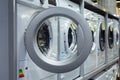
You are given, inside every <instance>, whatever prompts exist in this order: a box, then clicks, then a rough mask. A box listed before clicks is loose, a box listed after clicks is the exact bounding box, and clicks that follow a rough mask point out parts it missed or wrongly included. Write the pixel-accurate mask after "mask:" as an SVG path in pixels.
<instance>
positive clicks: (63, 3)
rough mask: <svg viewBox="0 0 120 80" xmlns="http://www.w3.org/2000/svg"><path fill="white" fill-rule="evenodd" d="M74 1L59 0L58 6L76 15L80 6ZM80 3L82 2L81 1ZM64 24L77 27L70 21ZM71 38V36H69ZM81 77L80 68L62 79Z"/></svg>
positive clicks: (63, 75)
mask: <svg viewBox="0 0 120 80" xmlns="http://www.w3.org/2000/svg"><path fill="white" fill-rule="evenodd" d="M73 1H74V0H58V4H57V6H59V7H64V8H68V9H71V10H73V11H75V12H76V13H80V6H79V4H77V3H75V2H73ZM79 3H80V1H79ZM63 23H69V24H71V27H76V26H75V25H74V24H73V23H71V22H70V21H65V20H64V21H63V22H61V24H62V25H63V26H65V25H66V24H63ZM69 36H71V35H70V34H69ZM71 47H76V46H71ZM79 76H80V67H78V68H77V69H75V70H73V71H71V72H67V73H64V74H61V79H62V80H72V79H74V78H76V77H79Z"/></svg>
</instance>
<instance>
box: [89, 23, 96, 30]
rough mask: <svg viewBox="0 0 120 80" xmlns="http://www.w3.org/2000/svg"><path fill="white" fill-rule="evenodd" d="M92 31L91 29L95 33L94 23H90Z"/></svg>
mask: <svg viewBox="0 0 120 80" xmlns="http://www.w3.org/2000/svg"><path fill="white" fill-rule="evenodd" d="M90 29H91V31H93V32H94V31H95V28H94V22H92V21H91V22H90Z"/></svg>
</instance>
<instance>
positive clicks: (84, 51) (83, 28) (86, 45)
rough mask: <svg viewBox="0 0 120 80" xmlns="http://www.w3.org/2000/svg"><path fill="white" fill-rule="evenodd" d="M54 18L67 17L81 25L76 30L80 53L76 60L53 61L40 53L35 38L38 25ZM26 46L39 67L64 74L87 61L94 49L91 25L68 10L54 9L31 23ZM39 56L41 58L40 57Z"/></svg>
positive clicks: (47, 10) (45, 11)
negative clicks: (92, 48)
mask: <svg viewBox="0 0 120 80" xmlns="http://www.w3.org/2000/svg"><path fill="white" fill-rule="evenodd" d="M54 16H62V17H67V18H69V19H71V20H72V21H74V22H75V23H77V24H79V26H78V27H77V29H76V32H77V53H78V56H77V57H76V58H72V59H68V60H66V61H65V60H64V61H53V60H50V59H48V58H46V57H45V56H44V55H43V54H42V53H40V50H39V48H38V45H37V42H36V38H35V35H36V31H37V29H38V28H39V26H38V25H39V24H41V23H42V22H43V21H45V20H46V19H48V18H50V17H54ZM25 46H26V49H27V51H28V54H29V56H30V57H31V59H32V60H33V62H34V63H35V64H36V65H37V66H38V67H40V68H42V69H44V70H46V71H49V72H53V73H64V72H69V71H72V70H74V69H76V68H77V67H79V66H80V65H81V64H82V63H83V62H84V61H85V60H86V58H87V57H88V55H89V53H90V50H91V47H92V34H91V31H90V28H89V25H88V24H87V22H86V21H85V19H84V18H83V17H82V15H80V14H78V13H76V12H74V11H72V10H70V9H67V8H62V7H54V8H49V9H46V10H43V11H42V12H40V13H39V14H38V15H36V16H35V17H34V18H33V19H32V20H31V21H30V23H29V25H28V28H27V30H26V34H25ZM38 54H40V55H41V56H38Z"/></svg>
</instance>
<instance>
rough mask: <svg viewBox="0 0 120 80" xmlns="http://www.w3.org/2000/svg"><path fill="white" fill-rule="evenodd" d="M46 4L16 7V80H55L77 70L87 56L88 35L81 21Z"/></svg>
mask: <svg viewBox="0 0 120 80" xmlns="http://www.w3.org/2000/svg"><path fill="white" fill-rule="evenodd" d="M46 1H47V0H46ZM46 1H44V0H20V1H19V0H18V2H17V3H16V7H17V8H16V10H17V11H16V19H17V23H16V24H17V25H16V27H17V33H16V34H17V71H18V72H17V80H58V78H60V77H58V75H57V73H65V72H69V71H72V70H74V69H76V68H78V67H79V66H80V65H81V64H82V63H83V62H84V61H85V59H86V58H87V56H88V55H89V52H90V49H91V46H92V34H91V32H90V28H89V25H88V24H86V21H85V20H84V18H83V17H82V16H81V15H80V14H78V13H76V12H74V11H73V10H70V9H67V8H62V7H51V8H48V7H49V4H48V2H46ZM45 5H46V6H45ZM44 6H45V7H44ZM86 32H87V33H86ZM63 77H64V75H63Z"/></svg>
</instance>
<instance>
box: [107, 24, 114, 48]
mask: <svg viewBox="0 0 120 80" xmlns="http://www.w3.org/2000/svg"><path fill="white" fill-rule="evenodd" d="M110 28H112V31H111V30H110ZM110 32H112V43H110V39H109V37H110V36H111V35H110ZM108 46H109V48H110V49H112V48H113V46H114V28H113V26H112V25H109V27H108Z"/></svg>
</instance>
